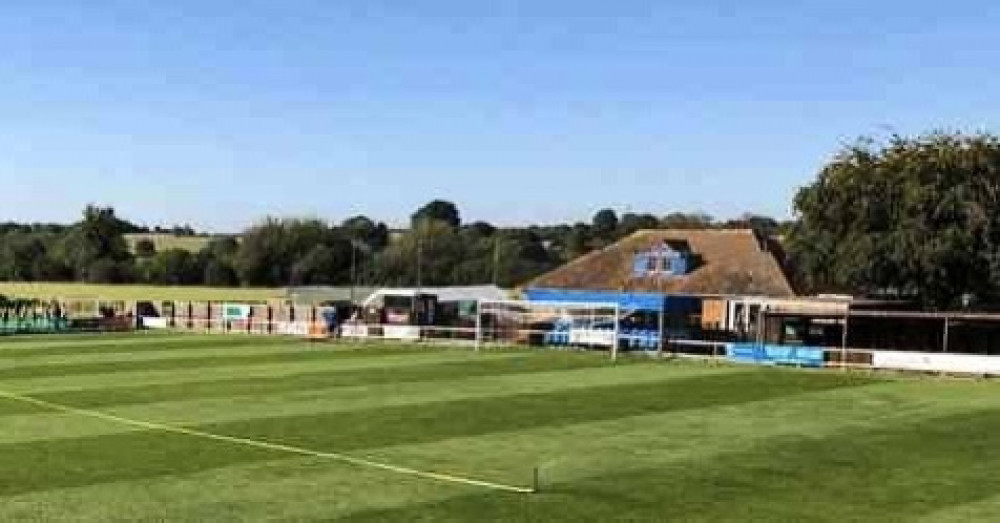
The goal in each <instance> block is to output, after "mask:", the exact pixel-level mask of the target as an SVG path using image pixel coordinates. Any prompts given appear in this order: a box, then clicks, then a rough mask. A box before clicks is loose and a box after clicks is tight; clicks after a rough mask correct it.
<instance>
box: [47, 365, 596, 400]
mask: <svg viewBox="0 0 1000 523" xmlns="http://www.w3.org/2000/svg"><path fill="white" fill-rule="evenodd" d="M408 361H412V365H392V366H378V365H369V366H367V367H362V368H346V369H338V368H333V369H324V370H319V371H312V372H309V371H305V372H302V373H298V374H294V375H291V376H288V375H282V376H262V377H251V378H243V377H239V378H227V379H219V380H212V381H194V382H186V383H180V384H172V383H168V384H161V385H139V386H133V387H110V388H90V389H86V390H80V391H64V392H51V393H38V394H34V395H33V396H34V397H36V398H39V399H42V400H45V401H51V402H54V403H65V404H72V405H74V406H78V407H85V408H98V407H109V406H121V405H136V404H143V403H159V402H168V401H183V400H191V399H205V398H231V397H237V396H242V397H260V396H275V395H279V394H282V393H288V392H297V391H313V390H329V389H332V388H348V387H371V386H377V385H386V384H397V385H401V384H405V383H419V382H442V381H447V380H452V379H457V378H474V377H487V376H502V375H511V374H513V375H516V374H524V373H536V372H549V371H555V370H559V371H565V370H572V369H584V368H600V367H607V366H608V361H607V359H606V358H601V357H596V355H595V356H591V355H560V354H539V355H532V354H530V353H525V354H520V355H518V354H515V353H508V354H505V355H503V357H499V358H498V357H497V355H488V356H486V355H475V354H472V355H467V357H463V358H459V359H454V358H450V359H443V360H442V359H434V360H430V359H428V356H427V355H413V356H412V357H411V359H410V360H408ZM553 379H558V378H556V377H553ZM441 386H442V387H445V386H447V385H446V384H442V385H441ZM377 392H378V391H374V390H373V391H370V394H376V393H377Z"/></svg>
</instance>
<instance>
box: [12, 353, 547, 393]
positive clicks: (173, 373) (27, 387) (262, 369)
mask: <svg viewBox="0 0 1000 523" xmlns="http://www.w3.org/2000/svg"><path fill="white" fill-rule="evenodd" d="M527 357H530V354H529V353H523V352H519V353H497V354H489V355H477V354H474V353H471V352H467V351H437V352H428V353H424V352H412V351H408V353H400V354H386V355H381V356H379V357H376V358H370V357H346V358H336V357H334V358H329V359H322V360H318V361H298V360H292V361H287V362H280V363H279V362H275V363H255V364H253V365H241V366H214V367H206V368H193V369H159V370H141V371H129V372H112V373H103V374H75V375H69V376H41V377H23V378H18V379H5V380H3V381H2V382H0V386H2V387H3V388H4V389H5V390H8V391H10V392H16V393H30V394H36V393H43V392H57V391H63V392H66V391H84V390H87V389H93V388H117V387H135V386H139V385H143V386H145V385H164V384H173V385H182V384H190V383H198V382H206V381H216V380H227V379H232V378H233V376H241V377H243V378H248V379H249V378H269V377H270V378H273V377H291V376H295V375H298V374H303V373H311V372H323V371H329V370H335V369H339V370H344V371H347V370H359V369H365V368H377V367H406V366H413V365H433V364H435V363H442V362H448V361H468V360H471V359H473V358H483V359H518V358H527Z"/></svg>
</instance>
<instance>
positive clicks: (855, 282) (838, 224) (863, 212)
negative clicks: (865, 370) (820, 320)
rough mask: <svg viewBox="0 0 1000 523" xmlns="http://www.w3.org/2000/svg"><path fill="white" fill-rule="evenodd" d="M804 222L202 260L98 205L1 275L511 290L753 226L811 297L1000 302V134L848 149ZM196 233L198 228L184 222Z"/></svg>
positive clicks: (23, 252) (42, 235)
mask: <svg viewBox="0 0 1000 523" xmlns="http://www.w3.org/2000/svg"><path fill="white" fill-rule="evenodd" d="M793 205H794V210H795V213H794V217H793V219H792V220H790V221H785V222H779V221H778V220H775V219H773V218H770V217H767V216H759V215H752V214H747V215H744V216H742V217H740V218H738V219H735V220H717V219H715V218H713V217H712V216H709V215H706V214H704V213H697V212H696V213H671V214H668V215H665V216H657V215H654V214H650V213H631V212H628V213H624V214H621V215H619V213H617V212H616V211H614V210H612V209H603V210H600V211H598V212H597V213H596V214H595V215H594V216H593V218H592V219H591V220H589V221H581V222H577V223H567V224H559V225H548V226H526V227H496V226H494V225H492V224H489V223H487V222H483V221H474V222H465V221H463V220H462V216H461V214H460V211H459V209H458V207H457V206H456V205H455V204H453V203H451V202H448V201H443V200H435V201H433V202H430V203H428V204H427V205H424V206H423V207H421V208H420V209H417V210H416V211H415V212H414V213H413V215H412V216H411V223H410V224H409V227H408V228H407V229H406V230H404V231H395V232H393V231H390V230H389V228H388V227H387V226H386V224H385V223H382V222H378V221H375V220H373V219H371V218H369V217H365V216H356V217H352V218H349V219H347V220H344V221H342V222H340V223H326V222H323V221H320V220H314V219H313V220H309V219H293V218H268V219H266V220H264V221H262V222H260V223H258V224H256V225H253V226H252V227H250V228H248V229H247V230H246V231H243V232H242V234H240V235H238V236H230V237H213V238H212V239H211V240H210V241H208V242H207V243H206V245H205V246H204V248H202V249H201V250H200V251H198V252H188V251H185V250H180V249H166V250H163V251H159V252H158V251H157V250H156V247H155V245H153V244H152V242H139V243H138V244H136V245H135V247H134V248H133V249H130V248H129V247H128V246H127V245H126V242H125V238H124V235H125V234H128V233H133V232H144V231H149V229H148V228H145V227H140V226H137V225H135V224H132V223H130V222H128V221H126V220H123V219H121V218H120V217H118V216H117V215H116V214H115V212H114V209H111V208H107V207H98V206H89V207H87V208H86V209H85V210H84V212H83V216H82V217H81V220H80V221H79V222H77V223H74V224H71V225H58V224H16V223H6V224H0V280H15V281H84V282H95V283H127V282H144V283H157V284H174V285H213V286H238V285H243V286H286V285H349V284H352V283H357V284H363V285H406V286H411V285H455V284H477V283H497V284H498V285H501V286H512V285H517V284H522V283H524V282H526V281H529V280H530V279H531V278H532V277H534V276H537V275H539V274H542V273H544V272H546V271H548V270H551V269H553V268H555V267H557V266H559V265H561V264H563V263H566V262H567V261H569V260H571V259H573V258H576V257H578V256H580V255H583V254H585V253H587V252H589V251H591V250H594V249H599V248H601V247H604V246H606V245H608V244H610V243H613V242H615V241H617V240H618V239H620V238H621V237H623V236H625V235H628V234H631V233H632V232H634V231H636V230H639V229H657V228H697V229H703V228H723V227H725V228H732V227H739V228H753V229H756V230H757V231H759V232H760V233H761V234H764V235H768V236H779V237H780V238H781V244H782V245H783V247H784V251H785V252H786V253H787V258H786V262H787V270H788V273H789V274H790V275H791V277H792V279H793V281H794V282H795V284H796V286H797V287H798V288H799V290H800V291H802V292H804V293H822V292H835V293H847V294H853V295H855V296H868V297H875V298H892V299H897V298H901V299H906V300H909V301H914V302H917V303H919V304H922V305H923V306H925V307H926V308H930V309H946V308H956V307H965V308H970V307H976V308H993V307H996V306H997V305H1000V138H998V137H997V136H995V135H991V134H988V133H978V134H971V135H965V134H960V133H941V132H935V133H929V134H925V135H920V136H915V137H902V136H893V137H891V138H889V139H887V140H883V141H877V140H873V139H864V140H859V141H858V142H856V143H852V144H848V145H846V146H844V147H843V148H841V149H840V150H839V151H837V152H836V154H835V155H834V156H833V157H832V158H831V159H830V161H829V162H827V164H826V165H824V166H823V167H822V169H820V171H819V174H818V176H817V177H816V179H815V180H814V181H813V182H812V183H810V184H808V185H806V186H805V187H802V188H801V189H800V190H799V191H798V193H797V195H796V196H795V199H794V202H793ZM154 230H161V231H163V230H169V231H171V232H174V233H178V234H182V235H184V234H186V235H191V234H195V231H193V230H191V229H190V227H187V226H182V227H173V228H169V229H159V228H157V229H154Z"/></svg>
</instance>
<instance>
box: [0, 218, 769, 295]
mask: <svg viewBox="0 0 1000 523" xmlns="http://www.w3.org/2000/svg"><path fill="white" fill-rule="evenodd" d="M746 226H752V227H757V228H760V229H762V230H769V231H772V232H773V231H776V230H778V229H779V228H780V227H781V224H779V223H778V222H777V221H775V220H773V219H771V218H767V217H762V216H754V215H746V216H744V217H742V218H740V219H739V220H730V221H727V222H721V221H716V220H715V219H713V218H712V217H711V216H708V215H706V214H704V213H672V214H669V215H666V216H662V217H657V216H654V215H652V214H648V213H644V214H639V213H625V214H623V215H621V216H619V215H618V213H616V212H615V211H614V210H611V209H603V210H601V211H598V212H597V213H596V214H595V215H594V217H593V219H592V220H590V221H589V222H579V223H574V224H563V225H554V226H528V227H496V226H494V225H492V224H490V223H487V222H484V221H474V222H470V223H465V222H463V220H462V217H461V214H460V211H459V209H458V207H457V206H456V205H455V204H454V203H452V202H448V201H444V200H435V201H432V202H430V203H428V204H426V205H424V206H423V207H421V208H419V209H417V210H416V211H415V212H414V213H413V214H412V216H411V220H410V226H409V227H408V228H407V229H406V230H404V231H397V232H393V231H390V229H389V227H388V226H387V225H386V224H385V223H383V222H378V221H375V220H373V219H371V218H369V217H366V216H355V217H352V218H349V219H347V220H344V221H342V222H340V223H335V224H331V223H327V222H324V221H321V220H318V219H297V218H273V217H272V218H266V219H265V220H263V221H262V222H260V223H258V224H255V225H253V226H251V227H249V228H248V229H247V230H245V231H243V232H242V233H241V234H239V235H231V236H210V237H208V239H207V241H206V243H205V245H204V247H202V248H201V249H200V250H199V251H197V252H191V251H189V250H185V249H180V248H167V249H163V250H159V251H158V250H157V248H156V245H155V243H154V242H153V241H152V240H150V239H148V238H143V239H139V240H138V241H136V242H135V244H134V246H132V248H130V247H129V245H127V242H126V240H125V235H126V234H132V233H144V232H149V231H150V229H149V228H147V227H142V226H138V225H136V224H134V223H131V222H129V221H127V220H125V219H123V218H121V217H119V216H118V215H117V214H116V213H115V210H114V209H113V208H110V207H100V206H94V205H91V206H88V207H87V208H86V209H84V211H83V215H82V216H81V219H80V221H78V222H76V223H74V224H71V225H61V224H18V223H3V224H0V280H7V281H79V282H89V283H150V284H166V285H209V286H222V287H225V286H299V285H350V284H359V285H400V286H412V285H471V284H482V283H496V284H498V285H501V286H513V285H517V284H521V283H524V282H526V281H528V280H530V279H531V278H533V277H535V276H538V275H540V274H542V273H544V272H546V271H549V270H551V269H553V268H555V267H557V266H559V265H561V264H563V263H565V262H567V261H569V260H571V259H573V258H575V257H577V256H580V255H582V254H585V253H586V252H588V251H590V250H593V249H597V248H601V247H604V246H605V245H608V244H610V243H613V242H615V241H617V240H618V239H620V238H621V237H623V236H625V235H628V234H631V233H632V232H635V231H636V230H639V229H656V228H705V227H746ZM157 230H159V231H169V232H171V233H174V234H177V233H178V231H180V232H179V233H180V235H188V236H190V235H195V234H197V233H196V232H195V231H193V230H191V229H190V228H189V227H187V226H184V227H174V228H169V229H164V228H159V227H157V228H154V229H152V231H157Z"/></svg>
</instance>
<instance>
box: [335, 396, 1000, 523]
mask: <svg viewBox="0 0 1000 523" xmlns="http://www.w3.org/2000/svg"><path fill="white" fill-rule="evenodd" d="M998 460H1000V410H996V409H989V410H981V411H971V412H962V413H959V414H955V415H953V416H944V417H935V418H925V419H916V420H912V419H911V420H910V421H909V422H903V423H899V424H897V425H894V426H891V427H882V428H879V429H874V430H863V431H844V432H842V433H837V434H833V435H830V436H827V437H823V438H815V439H812V438H800V437H794V436H786V437H775V438H771V439H770V440H768V441H766V442H765V443H763V444H761V445H757V446H755V447H754V448H752V449H749V450H747V451H744V452H733V453H722V454H718V455H716V456H713V457H712V459H710V460H698V461H688V462H685V461H681V462H677V463H673V464H666V465H658V466H657V467H655V468H648V469H645V470H639V471H628V472H625V473H620V474H614V473H612V474H606V475H603V476H600V477H594V478H587V479H582V480H577V481H573V482H571V483H555V484H550V485H548V487H547V489H546V490H543V494H542V495H539V496H534V497H532V498H531V499H530V500H528V501H527V502H526V503H517V502H512V498H511V497H510V496H504V495H498V494H494V495H478V494H477V495H467V496H463V497H458V498H453V499H451V500H447V501H443V502H440V501H438V502H434V503H428V504H425V505H423V506H420V507H413V506H409V507H405V508H401V509H396V510H377V511H369V512H365V513H358V514H354V515H352V517H351V518H350V519H351V520H352V521H396V520H399V519H406V520H413V519H414V515H415V514H419V517H420V518H421V519H425V520H428V521H445V520H454V519H463V518H467V517H469V516H471V515H473V514H475V515H476V516H477V517H478V518H479V519H482V520H514V519H516V520H532V521H554V520H571V521H608V520H616V521H621V520H633V521H637V520H658V519H662V518H664V517H668V518H669V519H675V520H682V521H720V520H758V521H803V520H809V521H863V520H868V521H885V520H886V519H891V520H907V519H912V518H915V517H919V516H921V515H926V514H934V513H936V512H938V511H941V510H943V509H944V508H947V507H955V506H963V505H967V504H970V503H975V502H977V501H980V500H988V499H990V498H991V497H992V496H995V495H996V489H997V476H996V463H997V462H998Z"/></svg>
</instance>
